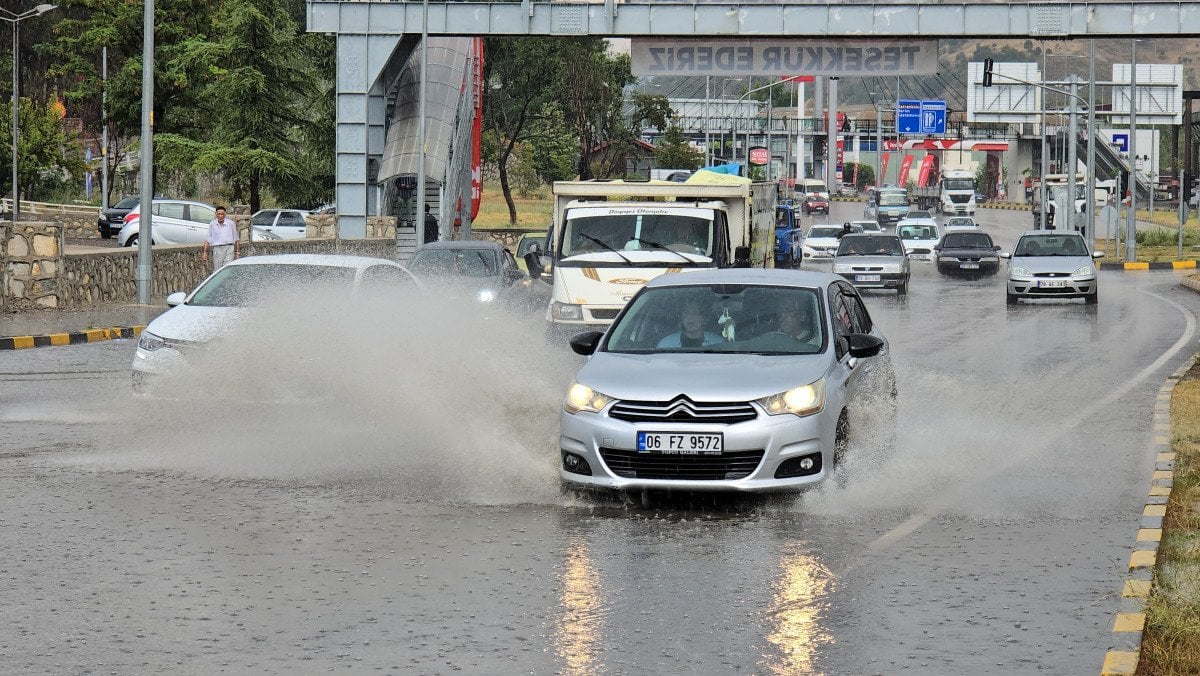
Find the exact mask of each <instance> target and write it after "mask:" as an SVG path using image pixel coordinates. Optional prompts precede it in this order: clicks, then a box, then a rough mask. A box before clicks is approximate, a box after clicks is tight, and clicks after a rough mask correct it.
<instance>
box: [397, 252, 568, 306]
mask: <svg viewBox="0 0 1200 676" xmlns="http://www.w3.org/2000/svg"><path fill="white" fill-rule="evenodd" d="M406 267H407V268H408V269H409V270H410V271H412V273H413V274H414V275H416V276H417V277H420V278H421V279H423V280H425V282H426V286H427V287H429V288H430V289H431V290H438V289H441V290H445V291H448V292H449V293H451V294H452V295H459V296H463V295H465V296H468V297H470V298H471V299H473V300H475V301H477V302H479V303H482V304H485V305H504V306H506V307H511V308H516V309H525V310H530V311H535V312H540V311H544V310H545V309H546V306H547V305H548V304H549V303H550V287H549V285H548V284H546V283H545V282H543V281H540V280H534V279H531V278H530V277H529V275H527V274H526V273H525V272H523V271H522V270H521V269H520V268H519V267H518V266H517V261H516V260H515V259H514V258H513V255H512V253H510V252H509V251H508V249H505V248H504V247H502V246H500V245H499V244H497V243H495V242H483V241H479V240H461V241H440V242H430V243H428V244H425V245H423V246H422V247H421V248H419V249H417V250H416V252H415V253H413V255H412V258H409V259H408V262H407V263H406Z"/></svg>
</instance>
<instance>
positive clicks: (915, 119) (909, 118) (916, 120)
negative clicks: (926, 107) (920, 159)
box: [896, 99, 921, 134]
mask: <svg viewBox="0 0 1200 676" xmlns="http://www.w3.org/2000/svg"><path fill="white" fill-rule="evenodd" d="M896 131H898V132H900V133H901V134H919V133H921V101H913V100H905V99H901V100H899V101H897V102H896Z"/></svg>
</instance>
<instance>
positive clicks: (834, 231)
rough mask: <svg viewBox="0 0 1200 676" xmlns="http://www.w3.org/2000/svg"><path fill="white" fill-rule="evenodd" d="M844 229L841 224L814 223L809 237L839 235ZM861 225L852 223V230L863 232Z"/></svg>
mask: <svg viewBox="0 0 1200 676" xmlns="http://www.w3.org/2000/svg"><path fill="white" fill-rule="evenodd" d="M843 230H844V228H843V226H840V225H814V226H813V227H811V228H809V229H808V236H809V237H837V236H838V235H840V234H842V231H843ZM862 231H863V229H862V226H861V225H851V226H850V232H862Z"/></svg>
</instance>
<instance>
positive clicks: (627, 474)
mask: <svg viewBox="0 0 1200 676" xmlns="http://www.w3.org/2000/svg"><path fill="white" fill-rule="evenodd" d="M835 427H836V414H834V413H833V412H831V411H830V410H828V409H826V410H823V411H821V412H820V413H817V414H815V415H811V416H806V417H803V418H801V417H797V416H793V415H790V414H789V415H778V416H769V415H766V414H765V413H762V412H760V413H759V415H758V417H757V418H755V419H754V420H748V421H745V422H740V423H734V424H728V425H722V424H713V423H694V424H686V423H643V422H638V423H633V422H626V421H623V420H618V419H615V418H610V417H608V416H607V415H603V414H596V413H574V414H572V413H567V412H565V411H564V412H562V413H561V417H560V427H559V429H560V436H559V448H560V450H561V453H560V458H559V476H560V477H562V479H563V481H565V482H568V483H571V484H575V485H578V486H582V487H585V488H597V489H612V490H639V489H657V490H678V491H732V492H760V491H776V490H787V489H795V488H799V487H803V486H809V485H813V484H818V483H820V482H822V481H824V480H825V479H826V478H827V477H828V476H829V473H830V472H832V470H833V439H834V434H835ZM639 431H643V432H710V433H712V432H715V433H721V434H723V436H724V449H723V452H722V453H721V454H720V455H669V454H661V453H648V452H639V451H638V450H637V433H638V432H639ZM569 456H575V458H576V459H582V460H583V461H586V463H587V473H581V471H580V470H579V468H580V467H581V465H578V464H576V465H575V467H576V470H575V471H571V470H570V469H568V467H569V465H568V462H569ZM805 458H808V459H811V460H812V461H813V467H812V468H810V469H809V470H805V472H806V473H804V474H802V475H799V476H796V475H795V472H796V471H797V470H796V467H797V463H798V462H800V461H802V460H803V459H805ZM789 461H790V462H789ZM785 463H787V464H786V465H785ZM780 473H781V474H783V476H777V474H780ZM676 475H679V476H683V477H685V478H672V476H676ZM700 475H704V476H705V478H686V477H695V476H700Z"/></svg>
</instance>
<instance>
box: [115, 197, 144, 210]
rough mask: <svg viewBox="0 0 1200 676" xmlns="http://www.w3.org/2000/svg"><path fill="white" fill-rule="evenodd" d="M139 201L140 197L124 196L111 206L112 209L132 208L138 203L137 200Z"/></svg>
mask: <svg viewBox="0 0 1200 676" xmlns="http://www.w3.org/2000/svg"><path fill="white" fill-rule="evenodd" d="M140 201H141V198H140V197H137V196H136V195H135V196H133V197H125V198H123V199H122V200H121V201H120V202H117V203H116V204H114V205H113V206H112V208H113V209H132V208H134V207H136V206H137V205H138V202H140Z"/></svg>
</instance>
